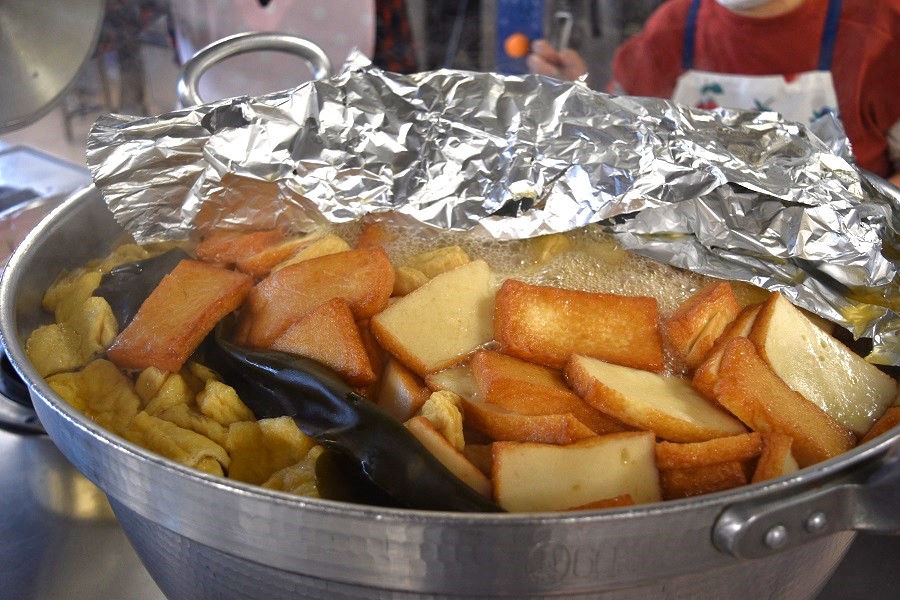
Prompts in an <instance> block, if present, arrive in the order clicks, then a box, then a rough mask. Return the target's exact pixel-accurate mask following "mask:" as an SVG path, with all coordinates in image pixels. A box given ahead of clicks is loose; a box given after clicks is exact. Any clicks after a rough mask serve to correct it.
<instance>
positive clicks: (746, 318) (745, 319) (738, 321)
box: [691, 304, 762, 400]
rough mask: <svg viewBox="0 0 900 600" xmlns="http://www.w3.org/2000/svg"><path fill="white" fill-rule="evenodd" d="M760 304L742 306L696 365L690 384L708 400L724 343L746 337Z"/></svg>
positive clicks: (716, 375)
mask: <svg viewBox="0 0 900 600" xmlns="http://www.w3.org/2000/svg"><path fill="white" fill-rule="evenodd" d="M761 308H762V304H751V305H748V306H746V307H744V308H743V309H742V310H741V312H740V313H738V316H737V317H736V318H735V319H734V321H732V322H731V323H729V324H728V326H727V327H726V328H725V331H723V332H722V335H720V336H719V339H718V340H716V343H715V344H713V347H712V349H710V351H709V352H707V353H706V356H705V357H704V359H703V362H702V363H700V365H698V366H697V369H696V370H695V371H694V376H693V379H692V380H691V385H693V386H694V389H696V390H697V391H699V392H700V393H701V394H703V395H704V396H705V397H706V398H707V399H709V400H715V397H716V394H715V391H714V388H715V386H716V381H718V378H719V364H720V363H721V361H722V354H723V353H724V351H725V345H726V344H727V343H728V340H730V339H733V338H736V337H747V336H748V335H750V330H751V329H752V328H753V322H754V321H755V320H756V316H757V315H758V314H759V311H760V309H761Z"/></svg>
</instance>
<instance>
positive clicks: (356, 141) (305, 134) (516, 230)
mask: <svg viewBox="0 0 900 600" xmlns="http://www.w3.org/2000/svg"><path fill="white" fill-rule="evenodd" d="M815 131H816V132H817V133H818V135H817V134H816V133H814V132H813V129H810V128H809V127H806V126H805V125H802V124H798V123H792V122H786V121H784V120H782V119H781V118H780V117H779V116H778V115H777V114H775V113H772V112H749V111H737V110H727V109H717V110H715V111H712V112H711V111H706V110H699V109H693V108H690V107H686V106H681V105H676V104H673V103H671V102H668V101H665V100H659V99H649V98H635V97H624V96H611V95H607V94H602V93H599V92H595V91H591V90H590V89H588V88H587V87H586V86H585V85H583V84H581V83H577V82H576V83H569V82H560V81H556V80H552V79H548V78H544V77H539V76H524V77H506V76H500V75H497V74H491V73H471V72H459V71H446V70H444V71H435V72H427V73H420V74H416V75H410V76H405V75H397V74H393V73H387V72H383V71H381V70H378V69H376V68H374V67H371V66H360V65H359V64H356V65H355V66H354V68H352V69H348V70H346V71H345V72H344V73H343V74H341V75H339V76H337V77H334V78H331V79H326V80H320V81H314V82H310V83H307V84H304V85H302V86H300V87H298V88H296V89H294V90H289V91H285V92H281V93H276V94H271V95H268V96H263V97H258V98H250V97H241V98H236V99H231V100H227V101H221V102H217V103H212V104H207V105H203V106H197V107H193V108H190V109H185V110H180V111H177V112H172V113H169V114H165V115H162V116H159V117H154V118H142V119H134V118H130V117H122V116H115V115H111V116H107V117H102V118H101V119H99V120H98V121H97V122H96V123H95V125H94V127H93V129H92V131H91V134H90V136H89V142H88V152H87V162H88V165H89V167H90V169H91V171H92V173H93V177H94V182H95V185H96V186H97V187H98V188H99V189H100V191H101V193H102V194H103V196H104V198H105V200H106V202H107V203H108V205H109V207H110V209H111V210H112V211H113V213H114V214H115V216H116V218H117V220H118V221H119V222H120V223H121V224H122V225H123V226H124V227H125V228H126V229H127V230H128V231H129V232H131V233H132V234H133V235H134V237H135V238H136V239H137V240H138V241H155V240H164V239H168V240H172V239H187V238H190V237H191V236H194V235H197V234H198V233H202V232H203V231H204V230H206V229H207V228H209V227H211V226H214V225H219V224H222V225H228V226H247V227H271V226H275V225H281V226H288V227H292V228H294V229H297V230H303V229H307V228H309V227H311V226H313V225H315V224H316V223H319V222H321V221H323V220H324V221H330V222H338V223H339V222H346V221H350V220H354V219H357V218H359V217H361V216H363V215H366V214H370V213H385V214H390V215H391V216H392V218H395V219H402V220H409V221H412V222H418V223H421V224H423V225H424V226H425V228H424V229H426V230H427V229H429V228H443V229H453V230H468V231H471V232H472V233H473V235H483V236H489V237H492V238H497V239H513V238H524V237H531V236H537V235H542V234H548V233H553V232H562V231H568V230H571V229H575V228H579V227H583V226H586V225H588V224H592V223H597V224H600V225H601V226H604V227H606V228H607V229H608V230H609V231H610V232H611V233H612V234H613V235H615V236H616V238H617V239H618V241H619V242H620V243H621V244H622V245H623V246H625V247H626V248H628V249H630V250H632V251H634V252H637V253H639V254H643V255H647V256H650V257H653V258H655V259H657V260H660V261H663V262H666V263H669V264H672V265H675V266H678V267H683V268H686V269H690V270H693V271H696V272H699V273H702V274H706V275H711V276H715V277H721V278H726V279H737V280H742V281H748V282H751V283H754V284H756V285H759V286H761V287H763V288H766V289H769V290H777V291H780V292H782V293H783V294H785V295H786V296H787V297H788V298H789V299H790V300H791V301H792V302H794V303H795V304H797V305H799V306H802V307H805V308H807V309H809V310H812V311H814V312H816V313H818V314H819V315H821V316H823V317H825V318H827V319H829V320H831V321H834V322H836V323H839V324H841V325H844V326H845V327H847V328H848V329H850V330H851V331H852V332H853V333H854V335H856V336H857V337H867V338H872V339H873V341H874V349H873V351H872V353H871V354H870V355H869V360H871V361H872V362H877V363H882V364H894V365H898V364H900V318H898V312H900V293H898V283H900V278H898V273H897V266H898V264H897V256H898V254H900V252H898V243H897V240H898V230H900V201H898V200H897V197H892V196H891V188H890V186H885V187H882V188H881V189H880V190H879V189H877V188H876V186H873V185H872V184H871V183H870V182H869V180H868V179H867V178H866V177H864V176H863V175H862V174H861V172H860V171H859V170H857V169H856V167H855V166H854V165H853V162H852V155H851V154H850V151H849V145H848V143H847V141H846V138H845V136H844V135H843V131H842V130H841V129H840V125H839V123H837V121H836V120H834V119H833V118H831V119H829V118H826V121H825V122H820V123H817V124H816V127H815ZM822 132H825V133H824V134H823V133H822ZM820 136H821V137H820ZM889 257H892V258H889Z"/></svg>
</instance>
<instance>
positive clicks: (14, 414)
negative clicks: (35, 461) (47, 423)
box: [0, 346, 46, 433]
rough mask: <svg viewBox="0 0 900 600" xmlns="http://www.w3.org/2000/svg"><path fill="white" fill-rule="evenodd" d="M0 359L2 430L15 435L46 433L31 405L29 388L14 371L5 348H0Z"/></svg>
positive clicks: (0, 418) (0, 425)
mask: <svg viewBox="0 0 900 600" xmlns="http://www.w3.org/2000/svg"><path fill="white" fill-rule="evenodd" d="M0 359H2V364H0V429H4V430H7V431H12V432H13V433H46V432H45V431H44V427H43V426H42V425H41V422H40V420H39V419H38V416H37V413H35V412H34V408H33V407H32V405H31V397H30V396H29V395H28V387H27V386H26V385H25V383H24V382H23V381H22V379H21V378H20V377H19V374H18V373H16V372H15V369H13V367H12V364H11V363H10V362H9V359H8V358H7V357H6V351H5V350H4V349H3V346H0ZM13 398H18V400H15V399H13Z"/></svg>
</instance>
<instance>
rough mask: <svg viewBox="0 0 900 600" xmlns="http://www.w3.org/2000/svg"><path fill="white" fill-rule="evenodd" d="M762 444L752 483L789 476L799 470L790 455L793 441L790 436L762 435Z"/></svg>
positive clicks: (778, 434) (780, 434)
mask: <svg viewBox="0 0 900 600" xmlns="http://www.w3.org/2000/svg"><path fill="white" fill-rule="evenodd" d="M762 442H763V444H762V446H763V448H762V455H761V456H760V457H759V460H758V461H757V462H756V469H755V470H754V471H753V479H752V483H759V482H760V481H766V480H768V479H777V478H778V477H782V476H784V475H790V474H791V473H794V472H795V471H797V470H798V469H799V468H800V467H799V465H797V461H796V459H794V455H793V454H792V453H791V445H792V444H793V442H794V440H792V439H791V437H790V436H787V435H784V434H783V433H776V432H774V431H772V432H769V433H764V434H762Z"/></svg>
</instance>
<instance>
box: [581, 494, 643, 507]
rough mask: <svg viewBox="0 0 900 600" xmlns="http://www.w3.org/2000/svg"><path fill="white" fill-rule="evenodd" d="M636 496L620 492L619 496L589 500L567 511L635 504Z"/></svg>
mask: <svg viewBox="0 0 900 600" xmlns="http://www.w3.org/2000/svg"><path fill="white" fill-rule="evenodd" d="M634 505H635V502H634V498H632V497H631V494H619V495H618V496H613V497H612V498H603V499H601V500H594V501H593V502H588V503H587V504H582V505H580V506H573V507H571V508H567V509H566V510H567V511H576V510H601V509H604V508H621V507H623V506H634Z"/></svg>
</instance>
